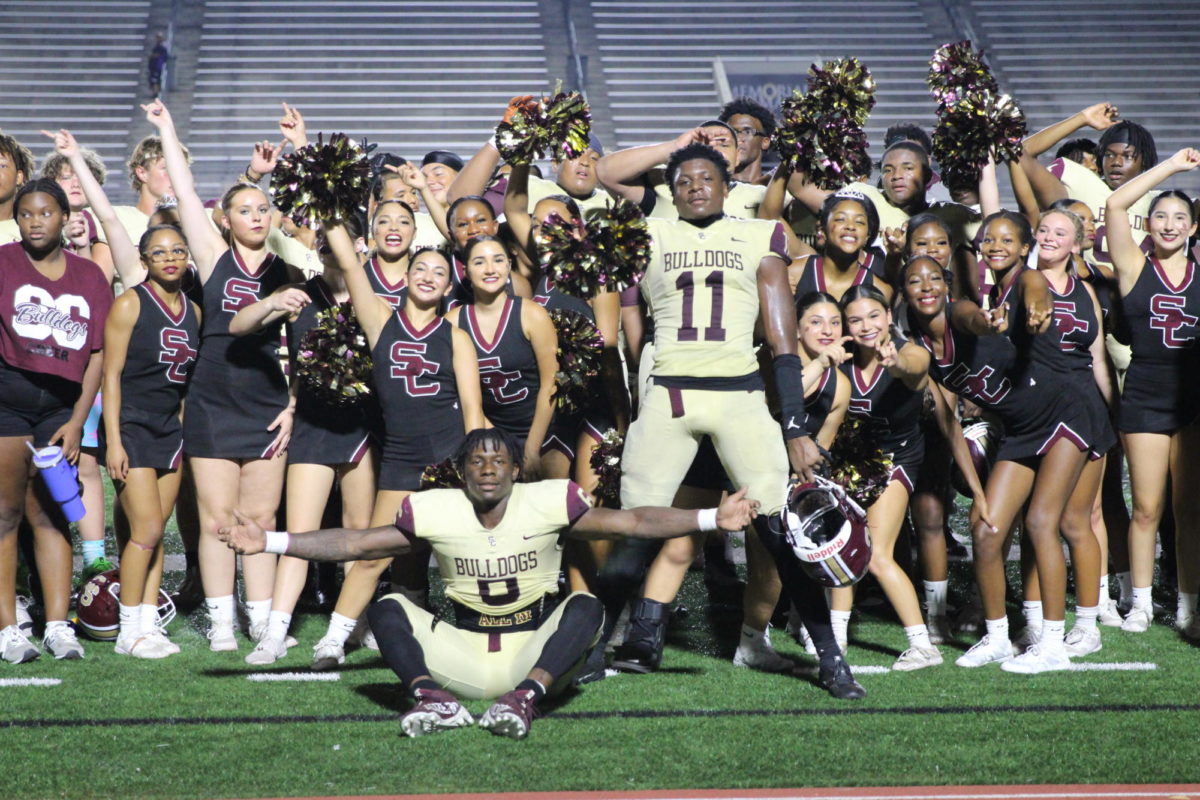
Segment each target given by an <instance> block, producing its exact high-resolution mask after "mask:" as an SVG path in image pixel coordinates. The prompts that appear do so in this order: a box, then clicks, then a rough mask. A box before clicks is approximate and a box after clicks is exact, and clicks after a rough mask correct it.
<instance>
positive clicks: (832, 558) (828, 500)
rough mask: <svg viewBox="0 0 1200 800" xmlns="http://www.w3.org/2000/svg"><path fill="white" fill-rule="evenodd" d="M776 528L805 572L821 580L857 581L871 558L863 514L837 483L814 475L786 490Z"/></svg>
mask: <svg viewBox="0 0 1200 800" xmlns="http://www.w3.org/2000/svg"><path fill="white" fill-rule="evenodd" d="M779 514H780V520H779V521H780V523H781V524H780V529H781V530H782V531H783V535H784V538H785V539H786V540H787V543H788V544H789V545H790V546H791V548H792V552H793V553H795V554H796V558H797V559H798V560H799V561H800V566H801V567H802V568H803V569H804V571H805V572H807V573H808V575H809V577H811V578H812V579H813V580H815V581H816V582H817V583H819V584H821V585H822V586H829V587H833V588H836V587H839V586H850V585H852V584H855V583H857V582H858V581H859V580H860V579H861V578H862V577H863V576H864V575H866V574H867V567H868V565H869V564H870V563H871V535H870V533H868V531H867V514H866V512H865V511H863V510H862V507H861V506H859V505H858V503H856V502H854V501H853V500H852V499H850V497H849V496H848V495H847V494H846V490H845V489H843V488H842V487H841V486H839V485H838V484H836V483H834V482H833V481H831V480H829V479H828V478H823V477H821V476H819V475H818V476H816V477H815V478H814V482H813V483H801V484H797V485H795V486H793V487H792V488H791V489H790V491H789V492H788V500H787V503H785V504H784V506H783V509H782V510H781V511H780V512H779Z"/></svg>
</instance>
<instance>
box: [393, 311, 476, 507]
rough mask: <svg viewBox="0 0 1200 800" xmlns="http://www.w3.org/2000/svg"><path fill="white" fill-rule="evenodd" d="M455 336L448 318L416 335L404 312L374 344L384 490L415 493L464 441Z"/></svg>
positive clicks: (438, 320) (442, 318) (395, 318)
mask: <svg viewBox="0 0 1200 800" xmlns="http://www.w3.org/2000/svg"><path fill="white" fill-rule="evenodd" d="M453 334H454V327H453V326H452V325H451V324H450V323H449V322H448V321H447V320H446V319H445V318H444V317H436V318H435V319H434V320H433V321H432V322H430V323H429V325H427V326H426V327H425V328H424V329H421V330H418V329H417V328H415V327H414V326H413V324H412V323H411V322H409V321H408V317H407V316H406V315H405V313H404V309H403V308H401V309H400V310H398V311H397V312H396V313H395V314H393V315H392V316H391V317H389V318H388V321H387V322H386V323H385V324H384V326H383V330H382V331H381V332H380V334H379V340H378V341H377V342H375V347H374V349H373V350H372V351H371V357H372V359H373V360H374V362H375V394H376V396H377V397H378V400H379V406H380V409H381V411H382V415H383V430H384V435H383V454H382V457H381V458H380V466H379V488H380V489H382V490H386V491H410V492H411V491H416V490H417V489H419V488H420V484H421V473H422V472H423V471H424V470H425V467H427V466H429V465H430V464H436V463H438V462H441V461H444V460H445V459H447V458H449V457H450V456H452V455H453V454H454V452H455V451H456V450H458V447H459V445H460V444H462V441H463V439H464V438H466V432H465V431H464V430H463V416H462V407H461V405H460V404H459V400H458V384H457V383H456V382H455V379H454V338H453Z"/></svg>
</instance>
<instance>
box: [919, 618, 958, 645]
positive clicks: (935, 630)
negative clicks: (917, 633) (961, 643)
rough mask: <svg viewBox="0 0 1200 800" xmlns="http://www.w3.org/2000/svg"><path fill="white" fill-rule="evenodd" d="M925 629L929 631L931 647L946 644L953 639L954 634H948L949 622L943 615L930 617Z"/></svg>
mask: <svg viewBox="0 0 1200 800" xmlns="http://www.w3.org/2000/svg"><path fill="white" fill-rule="evenodd" d="M925 627H927V628H928V629H929V643H930V644H932V645H939V644H946V643H947V642H950V641H953V639H954V634H953V633H951V632H950V620H949V619H947V618H946V616H945V615H944V614H938V615H937V616H934V617H930V618H929V621H928V622H927V623H926V625H925Z"/></svg>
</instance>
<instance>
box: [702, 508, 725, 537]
mask: <svg viewBox="0 0 1200 800" xmlns="http://www.w3.org/2000/svg"><path fill="white" fill-rule="evenodd" d="M720 527H721V526H720V525H718V524H717V509H715V508H702V509H700V510H699V511H697V512H696V530H698V531H700V532H701V533H705V532H707V531H715V530H717V529H718V528H720Z"/></svg>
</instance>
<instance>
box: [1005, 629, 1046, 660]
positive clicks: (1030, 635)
mask: <svg viewBox="0 0 1200 800" xmlns="http://www.w3.org/2000/svg"><path fill="white" fill-rule="evenodd" d="M1041 640H1042V629H1041V628H1035V627H1034V626H1032V625H1026V626H1025V630H1023V631H1021V635H1020V636H1018V637H1017V640H1016V641H1015V642H1013V643H1012V651H1013V655H1014V656H1019V655H1021V653H1024V652H1025V651H1026V650H1028V649H1029V648H1031V647H1033V646H1034V645H1035V644H1037V643H1038V642H1040V641H1041Z"/></svg>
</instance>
